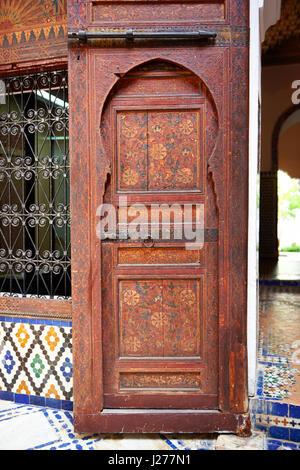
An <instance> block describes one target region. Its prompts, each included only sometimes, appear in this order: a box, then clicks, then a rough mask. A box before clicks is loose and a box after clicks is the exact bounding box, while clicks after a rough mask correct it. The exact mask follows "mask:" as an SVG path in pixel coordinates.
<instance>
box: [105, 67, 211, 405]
mask: <svg viewBox="0 0 300 470" xmlns="http://www.w3.org/2000/svg"><path fill="white" fill-rule="evenodd" d="M170 76H171V78H172V79H173V80H174V81H173V83H172V86H173V90H174V93H173V94H172V93H171V90H168V93H169V94H168V95H167V96H165V95H164V96H163V97H162V96H161V95H160V94H159V93H157V92H158V91H160V92H162V81H163V80H164V79H166V78H170ZM186 79H189V82H188V83H186V82H185V80H186ZM124 81H125V83H124ZM135 86H136V88H135ZM165 86H166V83H165ZM176 93H177V94H176ZM192 97H193V98H192ZM204 116H206V119H204ZM207 118H209V119H210V121H209V123H207ZM205 121H206V126H207V124H209V125H211V127H212V128H215V125H216V120H215V112H214V110H213V109H212V106H211V101H209V98H208V93H207V90H206V89H205V87H204V85H203V84H202V83H201V81H200V80H199V78H197V77H195V76H193V75H192V74H191V73H188V72H187V71H185V70H184V69H181V68H180V67H176V66H174V65H171V64H168V63H162V62H157V63H153V64H149V67H146V66H142V67H141V68H139V69H137V70H135V71H133V72H132V73H131V74H130V78H128V77H126V76H125V77H124V79H122V80H120V83H119V84H118V87H117V88H116V90H114V92H112V93H111V97H110V100H109V102H108V104H107V107H106V109H105V113H104V115H103V120H102V123H103V124H102V125H103V128H105V129H109V131H106V134H105V139H104V143H105V146H106V149H107V154H108V155H110V158H111V166H112V178H111V180H110V182H109V185H107V187H106V194H105V195H104V198H105V201H106V203H108V202H111V203H113V204H114V206H115V207H116V210H117V214H118V215H117V222H118V230H117V234H118V233H122V234H123V233H125V234H126V231H127V230H128V229H129V228H130V224H132V222H133V221H134V219H135V218H136V217H137V214H138V215H139V217H140V222H141V223H142V224H143V229H144V231H142V230H141V231H140V232H138V233H137V235H136V236H137V239H136V240H133V239H131V240H126V238H127V237H126V236H125V240H123V241H121V240H119V239H118V238H117V237H116V238H114V239H113V240H112V239H111V238H108V239H107V240H106V241H105V242H104V243H103V245H102V252H103V260H104V264H105V265H106V262H107V265H109V266H111V270H110V271H109V272H107V265H106V268H105V269H106V276H105V277H106V279H105V287H104V289H103V295H102V305H103V308H104V323H103V325H104V328H103V342H104V406H106V407H108V408H110V407H123V406H125V403H126V406H128V407H132V406H134V407H136V406H137V403H138V406H139V407H141V408H147V407H149V406H151V407H153V408H156V407H158V404H160V405H159V406H167V407H168V408H178V407H181V406H185V407H188V406H190V405H191V403H192V404H193V408H201V407H204V408H205V409H207V407H208V406H211V407H213V408H215V407H216V406H217V377H218V370H217V363H218V353H217V342H218V339H217V338H218V327H217V320H218V319H217V308H218V307H217V305H218V302H217V290H218V289H217V270H216V269H212V268H211V266H214V267H216V266H217V250H216V249H214V250H212V249H209V248H208V246H207V245H208V244H211V245H213V246H215V247H216V246H217V241H218V237H215V238H214V237H212V239H211V240H210V241H208V240H209V237H207V238H206V237H205V240H204V243H205V247H204V248H202V249H199V248H198V249H195V250H187V249H186V245H185V243H184V239H185V232H184V230H183V229H184V228H185V225H188V224H191V226H192V227H193V228H195V221H196V220H197V217H196V216H197V215H198V209H197V206H196V204H195V203H197V204H202V205H203V206H204V207H205V208H206V207H207V214H206V218H207V220H209V221H210V227H211V229H214V230H215V231H216V233H217V232H218V228H217V227H218V222H217V214H216V211H215V198H214V194H213V193H211V192H208V193H207V194H206V193H205V191H206V190H207V181H206V180H207V173H206V168H205V162H206V161H207V158H208V155H207V154H206V153H205V152H206V150H207V149H209V145H210V142H209V139H207V134H208V127H207V128H206V129H204V122H205ZM108 123H110V125H108ZM206 140H208V144H206ZM122 194H123V195H126V197H127V200H129V202H130V204H131V207H128V206H125V207H124V206H123V205H120V202H119V200H118V197H119V195H122ZM195 195H197V196H195ZM195 197H196V198H195ZM210 199H212V201H210ZM185 204H189V206H190V211H184V209H186V207H185ZM168 222H169V226H167V227H166V225H167V224H168ZM146 229H147V230H146ZM145 230H146V232H145ZM129 233H130V232H129ZM147 234H149V235H151V236H152V238H153V237H154V240H153V242H152V243H151V244H150V245H147V244H146V246H144V244H143V242H142V241H141V239H143V238H146V237H147ZM206 252H208V253H209V259H207V257H206V255H205V253H206ZM206 259H207V262H206ZM106 260H107V261H106ZM103 277H104V276H103ZM207 281H208V282H207ZM208 289H209V290H208ZM208 296H209V297H210V299H211V300H212V301H213V302H214V304H213V307H212V304H211V305H210V309H209V313H208V311H207V307H208V305H207V297H208ZM212 336H213V337H214V340H213V339H212ZM187 392H188V393H189V398H191V400H192V401H189V400H188V398H187V396H186V394H187ZM182 399H184V400H183V401H182ZM136 400H138V402H137V401H136ZM182 403H185V405H182Z"/></svg>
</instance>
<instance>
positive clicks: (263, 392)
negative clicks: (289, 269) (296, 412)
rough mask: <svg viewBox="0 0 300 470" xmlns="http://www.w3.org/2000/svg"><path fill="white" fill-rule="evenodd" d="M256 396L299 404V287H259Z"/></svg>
mask: <svg viewBox="0 0 300 470" xmlns="http://www.w3.org/2000/svg"><path fill="white" fill-rule="evenodd" d="M257 395H258V396H261V397H263V398H266V399H272V400H280V401H283V402H286V403H292V404H294V405H300V286H294V287H291V286H288V285H287V286H263V287H262V288H261V291H260V319H259V350H258V380H257Z"/></svg>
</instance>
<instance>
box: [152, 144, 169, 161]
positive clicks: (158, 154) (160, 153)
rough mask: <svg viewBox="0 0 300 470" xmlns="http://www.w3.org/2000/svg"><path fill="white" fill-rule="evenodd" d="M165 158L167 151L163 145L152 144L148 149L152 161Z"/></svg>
mask: <svg viewBox="0 0 300 470" xmlns="http://www.w3.org/2000/svg"><path fill="white" fill-rule="evenodd" d="M166 156H167V149H166V147H165V146H164V145H163V144H153V145H152V147H150V157H151V158H153V160H163V159H164V158H165V157H166Z"/></svg>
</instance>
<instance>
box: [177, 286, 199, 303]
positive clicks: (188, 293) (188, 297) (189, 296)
mask: <svg viewBox="0 0 300 470" xmlns="http://www.w3.org/2000/svg"><path fill="white" fill-rule="evenodd" d="M180 299H181V301H182V302H183V303H184V304H187V305H193V304H194V303H195V294H194V292H193V291H192V290H191V289H185V290H183V291H182V292H181V294H180Z"/></svg>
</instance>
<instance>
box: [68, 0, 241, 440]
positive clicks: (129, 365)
mask: <svg viewBox="0 0 300 470" xmlns="http://www.w3.org/2000/svg"><path fill="white" fill-rule="evenodd" d="M199 3H201V4H202V3H204V2H199ZM221 3H223V4H224V18H222V20H220V19H216V21H215V22H214V24H213V26H212V17H213V16H214V14H215V13H214V12H213V9H214V8H215V6H216V2H210V1H207V2H206V4H207V5H208V7H211V8H212V10H207V11H210V13H209V14H207V17H204V18H203V21H201V25H202V26H203V25H205V24H207V27H208V28H210V29H214V30H217V31H218V37H217V40H216V43H215V45H199V44H197V43H193V42H190V41H189V42H187V41H181V42H176V43H175V44H174V42H172V44H170V43H168V42H164V41H156V42H151V41H137V42H134V43H133V44H130V45H129V44H127V43H126V42H123V41H93V42H91V43H90V44H87V45H81V46H78V45H76V44H74V45H71V46H70V50H69V64H70V89H71V99H70V106H71V109H72V112H71V131H70V133H71V134H70V135H71V162H72V163H71V165H72V170H71V184H72V223H73V228H72V246H73V252H72V260H73V309H74V362H75V390H74V392H75V428H76V430H78V431H91V430H93V431H98V432H107V431H109V432H121V431H124V432H152V431H153V432H156V431H157V430H158V429H159V428H160V426H162V428H160V430H162V429H164V430H165V432H168V431H166V430H170V431H169V432H175V431H177V432H178V431H185V432H188V431H190V432H195V431H198V432H206V431H207V432H213V431H217V430H220V429H222V430H226V431H233V432H237V431H238V430H239V427H240V426H242V423H244V418H243V417H242V414H243V413H245V412H247V382H246V305H247V295H246V280H247V278H246V266H247V264H246V260H247V181H248V180H247V138H248V127H247V126H248V123H247V112H248V100H247V96H248V95H247V91H248V83H247V76H248V75H247V74H248V65H247V64H248V46H247V34H248V31H247V26H248V2H244V1H243V2H242V1H240V0H231V1H229V0H228V1H226V0H225V1H224V2H220V4H221ZM121 4H122V1H121V0H120V1H116V2H114V8H118V5H121ZM160 4H163V7H164V8H167V7H168V8H169V10H170V15H169V17H170V21H169V23H168V27H172V25H178V24H179V23H178V21H179V16H180V21H181V24H184V25H185V26H184V27H187V25H188V26H189V27H190V28H192V29H195V28H196V27H197V26H200V25H199V22H198V23H197V21H195V23H193V22H192V21H191V19H190V18H189V17H188V15H187V16H186V17H185V16H184V15H182V14H181V13H180V15H179V9H177V6H176V5H177V4H173V3H170V2H164V1H162V0H161V1H160V2H159V1H157V2H155V8H157V7H158V5H160ZM88 5H89V8H87V9H85V8H84V6H82V7H81V18H82V19H83V20H82V21H81V20H80V21H81V23H80V21H79V20H78V22H77V23H74V16H72V14H75V11H74V8H73V5H72V2H70V5H69V7H70V8H69V15H70V29H78V28H80V27H87V26H95V24H96V23H95V21H98V20H99V14H101V13H99V12H98V13H96V12H97V8H101V5H100V3H99V2H93V5H92V6H91V4H90V3H89V4H88V2H86V4H85V6H86V7H87V6H88ZM120 8H121V7H120ZM127 8H128V20H131V19H132V14H133V11H134V8H135V2H134V1H132V2H130V5H128V7H127ZM92 10H93V12H92ZM202 11H205V9H203V10H202ZM119 20H120V22H122V21H124V19H122V18H121V17H120V18H119V19H118V18H117V17H116V18H115V19H114V18H113V21H114V23H113V25H114V26H115V27H118V26H119ZM141 21H142V20H139V19H138V18H137V22H139V23H138V24H139V25H142V22H141ZM151 25H153V26H154V25H155V27H159V28H161V27H163V26H165V25H164V23H163V22H162V20H161V19H159V18H158V19H157V21H156V22H155V21H154V19H153V18H151ZM237 27H238V28H237ZM164 80H165V83H167V81H170V87H168V86H165V87H164V86H162V83H164ZM164 90H165V93H164ZM162 95H163V96H162ZM180 123H183V124H182V125H181V128H180V127H179V126H180ZM194 123H195V124H194ZM173 127H174V128H175V127H176V133H174V134H172V132H171V131H170V129H171V128H173ZM146 128H147V130H146V131H145V129H146ZM149 128H150V130H149ZM185 132H187V133H190V134H188V135H191V137H192V140H189V138H188V137H185V135H186V134H185ZM139 139H140V140H139ZM172 139H173V140H174V141H172ZM141 143H142V144H143V145H141ZM146 145H147V152H146V151H145V146H146ZM172 145H174V149H175V152H176V157H177V158H176V160H175V163H174V160H173V161H172V158H173V157H174V155H173V153H171V152H169V148H172ZM179 148H180V151H179ZM188 152H190V154H192V155H190V154H188ZM177 153H178V155H177ZM193 162H194V163H193ZM174 165H177V167H176V169H174ZM137 167H138V169H139V171H137ZM192 168H193V171H192V172H191V169H192ZM183 170H184V171H183ZM124 191H125V193H126V194H128V196H129V197H128V200H130V202H143V203H145V204H150V203H153V202H156V203H161V202H165V203H169V204H170V203H180V204H183V203H185V202H189V203H191V202H194V203H195V202H202V203H204V205H205V213H206V220H205V225H206V228H207V229H209V232H210V233H213V232H214V231H215V232H214V233H216V234H217V235H218V236H217V237H215V238H214V237H212V239H211V240H210V241H209V242H206V243H205V246H204V248H203V250H202V252H201V264H200V265H196V266H195V265H193V264H192V263H190V264H184V265H183V264H182V253H181V252H180V251H178V253H180V255H178V258H177V259H176V256H175V255H174V254H173V255H172V260H173V261H174V256H175V260H176V261H175V263H172V264H173V266H170V265H168V263H166V262H165V260H164V261H163V262H162V261H161V264H160V265H159V266H155V264H152V263H147V262H146V261H145V258H144V257H143V254H142V253H141V251H140V249H141V245H140V243H138V242H136V245H134V244H131V245H130V244H127V243H126V242H117V241H111V242H109V241H105V242H102V243H101V241H100V240H99V239H98V238H97V236H96V227H97V224H98V222H99V219H98V218H97V216H96V211H97V208H98V206H99V205H100V204H101V203H102V202H103V201H105V202H111V203H113V204H115V205H116V206H117V203H118V196H119V195H120V194H124ZM127 246H128V247H129V246H131V248H132V249H133V250H135V254H134V255H131V258H132V257H133V258H135V259H136V260H140V259H141V258H142V259H143V263H142V264H143V266H139V263H138V262H136V263H123V264H122V265H119V261H118V256H119V255H118V250H121V249H122V248H124V247H127ZM169 246H171V247H172V246H173V245H172V244H171V245H170V244H169ZM176 246H178V244H177V245H174V248H175V247H176ZM149 249H150V248H149ZM128 264H129V265H128ZM174 264H175V265H174ZM172 283H173V287H172V289H173V291H174V288H175V290H176V289H177V290H178V292H177V291H176V294H175V298H176V302H175V304H174V305H175V307H172V308H173V310H174V312H175V313H174V315H173V316H172V315H170V318H171V319H173V318H176V317H177V318H178V322H179V323H177V324H176V321H177V320H172V321H173V323H172V322H171V320H170V319H169V318H166V317H167V316H168V312H169V310H166V309H165V305H167V304H168V303H170V302H169V300H168V299H169V297H170V285H171V284H172ZM189 291H192V294H193V295H188V293H189ZM150 292H152V293H151V294H150ZM184 292H186V294H183V293H184ZM147 296H148V300H147V299H146V297H147ZM141 298H142V299H143V301H141ZM183 298H187V299H190V301H191V302H192V303H191V306H190V315H189V316H187V312H185V307H186V305H187V302H186V300H185V301H182V299H183ZM180 299H181V300H180ZM147 302H148V303H147ZM183 306H185V307H183ZM171 311H172V309H171ZM153 315H156V317H155V318H152V319H151V317H153ZM142 316H144V317H145V318H144V320H146V321H144V320H142V318H141V317H142ZM186 319H187V320H188V321H187V323H186V324H185V321H186ZM155 320H156V322H155ZM189 322H190V324H189ZM171 323H172V325H175V328H178V325H179V324H181V326H183V325H184V324H185V326H184V327H183V333H182V338H183V340H182V342H181V339H180V340H178V339H177V337H175V336H172V334H173V333H171V330H172V328H173V326H172V325H171ZM145 325H146V326H145ZM155 325H158V326H155ZM189 328H191V329H189ZM166 331H169V333H166ZM191 332H192V333H191ZM191 334H192V336H191ZM132 338H133V339H132ZM184 338H189V341H188V342H190V344H191V345H193V348H192V350H191V356H185V351H184ZM193 341H194V343H193ZM167 354H168V355H167ZM122 356H123V357H122ZM122 374H123V375H122ZM124 374H125V375H124ZM126 374H127V375H126ZM176 374H177V375H176ZM197 374H198V375H197ZM184 380H186V383H190V384H191V387H190V388H191V389H192V390H190V391H189V392H187V391H186V390H182V389H180V383H181V384H182V383H184ZM124 381H125V382H124ZM151 381H152V382H151ZM124 383H126V384H127V387H125V388H126V390H124V389H122V388H124V386H123V384H124ZM128 384H129V386H128ZM130 384H131V385H130ZM149 384H152V386H151V387H150V385H149ZM199 384H200V385H199ZM128 387H129V389H130V390H129V391H128V390H127V389H128ZM142 387H144V390H142ZM176 387H177V389H176ZM181 387H182V385H181ZM146 388H151V390H149V389H148V390H146ZM170 388H172V390H170ZM174 388H175V390H174ZM193 388H194V389H196V390H193ZM188 397H190V403H191V404H190V407H192V408H193V409H194V411H193V412H192V411H191V412H189V413H185V412H184V411H180V408H181V406H182V408H185V407H186V406H188ZM134 403H135V405H134ZM133 406H137V407H138V408H140V412H138V413H137V414H135V413H134V412H130V411H128V410H127V411H126V408H125V407H128V409H129V408H130V407H133ZM108 407H112V408H115V412H109V411H102V410H103V409H104V410H105V408H108ZM157 407H161V408H162V410H161V411H160V412H159V414H158V412H157V413H150V414H148V409H151V408H157ZM165 407H166V408H170V407H172V408H173V410H172V409H170V411H169V412H168V414H167V415H166V414H165V413H164V412H163V408H165ZM118 408H119V409H118ZM143 408H146V409H147V413H146V412H143V411H142V409H143ZM196 408H199V411H196ZM201 409H205V410H208V409H210V410H212V409H219V410H221V411H220V413H219V414H214V413H213V412H211V413H208V412H207V411H206V414H205V415H203V414H201V411H200V410H201ZM239 413H240V414H241V415H238V414H239ZM200 416H201V419H200ZM216 416H218V417H217V418H216ZM187 417H189V418H190V419H189V420H188V419H187ZM182 418H183V419H182ZM185 420H186V421H185ZM188 421H189V423H190V424H189V426H190V427H189V428H188ZM158 422H159V423H163V424H162V425H161V424H158ZM122 423H123V425H121V424H122ZM165 423H167V424H165ZM205 430H206V431H205Z"/></svg>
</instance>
